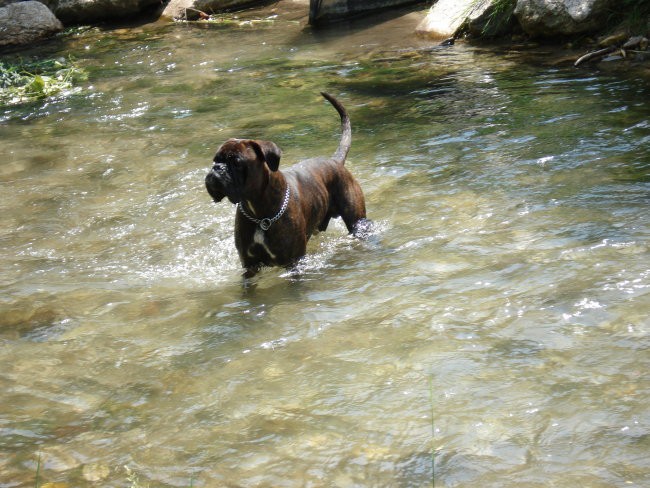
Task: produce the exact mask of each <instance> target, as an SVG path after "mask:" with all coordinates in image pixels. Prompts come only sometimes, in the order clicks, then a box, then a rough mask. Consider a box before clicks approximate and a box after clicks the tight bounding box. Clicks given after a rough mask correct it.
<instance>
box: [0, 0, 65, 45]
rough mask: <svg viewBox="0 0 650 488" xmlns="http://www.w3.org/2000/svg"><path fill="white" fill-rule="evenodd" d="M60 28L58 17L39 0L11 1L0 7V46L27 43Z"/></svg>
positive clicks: (47, 35) (53, 32)
mask: <svg viewBox="0 0 650 488" xmlns="http://www.w3.org/2000/svg"><path fill="white" fill-rule="evenodd" d="M62 29H63V25H62V24H61V22H60V21H59V19H57V18H56V17H55V16H54V14H53V13H52V12H51V11H50V9H48V8H47V7H46V6H45V5H43V4H42V3H41V2H35V1H27V2H19V3H12V4H9V5H6V6H4V7H2V8H0V46H11V45H20V44H29V43H30V42H34V41H37V40H39V39H43V38H45V37H49V36H51V35H52V34H55V33H57V32H59V31H60V30H62Z"/></svg>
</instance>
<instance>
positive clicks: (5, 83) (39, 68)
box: [0, 58, 87, 106]
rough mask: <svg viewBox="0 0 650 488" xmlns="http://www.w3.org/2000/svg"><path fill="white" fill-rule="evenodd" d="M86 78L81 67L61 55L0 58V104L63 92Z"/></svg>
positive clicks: (10, 103) (25, 100)
mask: <svg viewBox="0 0 650 488" xmlns="http://www.w3.org/2000/svg"><path fill="white" fill-rule="evenodd" d="M86 78H87V75H86V73H85V72H84V71H83V70H82V69H81V68H79V67H78V66H77V65H76V64H75V63H74V62H72V61H70V60H66V59H64V58H59V59H47V60H44V61H34V62H22V61H20V62H17V63H9V62H5V61H0V106H8V105H17V104H20V103H25V102H30V101H33V100H41V99H44V98H49V97H53V96H56V95H60V94H66V93H69V92H72V91H73V90H74V85H75V84H76V83H78V82H79V81H83V80H85V79H86Z"/></svg>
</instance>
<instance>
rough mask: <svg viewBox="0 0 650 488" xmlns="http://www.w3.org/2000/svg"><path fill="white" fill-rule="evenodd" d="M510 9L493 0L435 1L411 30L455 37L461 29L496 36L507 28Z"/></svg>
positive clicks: (510, 15) (474, 34) (435, 36)
mask: <svg viewBox="0 0 650 488" xmlns="http://www.w3.org/2000/svg"><path fill="white" fill-rule="evenodd" d="M502 4H503V2H501V5H502ZM513 9H514V5H508V6H507V7H506V8H502V7H501V6H500V3H499V2H496V1H494V0H438V2H436V3H435V4H434V5H433V7H431V9H430V10H429V12H428V13H427V16H426V17H425V18H424V19H423V20H422V22H420V24H418V26H417V27H416V29H415V30H416V32H417V33H418V34H421V35H426V36H428V37H432V38H437V39H446V38H448V37H457V36H458V35H459V34H460V32H461V31H464V30H467V31H469V33H470V34H471V35H473V36H477V37H483V36H485V37H492V36H497V35H500V34H502V33H503V32H504V31H506V30H507V29H508V28H509V27H510V20H511V18H512V11H513Z"/></svg>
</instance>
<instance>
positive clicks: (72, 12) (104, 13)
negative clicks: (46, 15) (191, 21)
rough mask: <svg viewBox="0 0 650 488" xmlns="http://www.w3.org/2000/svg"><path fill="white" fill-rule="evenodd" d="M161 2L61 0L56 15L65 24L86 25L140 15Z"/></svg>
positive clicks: (146, 0) (142, 0)
mask: <svg viewBox="0 0 650 488" xmlns="http://www.w3.org/2000/svg"><path fill="white" fill-rule="evenodd" d="M154 5H160V0H59V1H58V4H57V5H56V6H55V7H53V8H54V13H55V14H56V16H57V17H58V18H59V19H60V20H61V22H63V23H64V24H85V23H93V22H101V21H103V20H110V19H118V18H124V17H129V16H133V15H137V14H140V13H141V12H143V11H144V10H146V9H147V8H150V7H152V6H154Z"/></svg>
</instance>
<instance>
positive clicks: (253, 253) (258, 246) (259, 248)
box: [246, 227, 277, 262]
mask: <svg viewBox="0 0 650 488" xmlns="http://www.w3.org/2000/svg"><path fill="white" fill-rule="evenodd" d="M246 254H247V255H248V257H249V258H256V257H259V258H262V259H264V258H266V259H264V260H265V261H266V260H270V261H272V262H275V260H276V259H277V255H276V254H275V253H274V252H273V251H271V249H270V247H269V242H268V236H267V235H266V232H264V231H263V230H262V229H260V228H259V227H258V228H256V229H255V232H254V233H253V239H252V241H251V242H250V243H249V245H248V248H247V249H246Z"/></svg>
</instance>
